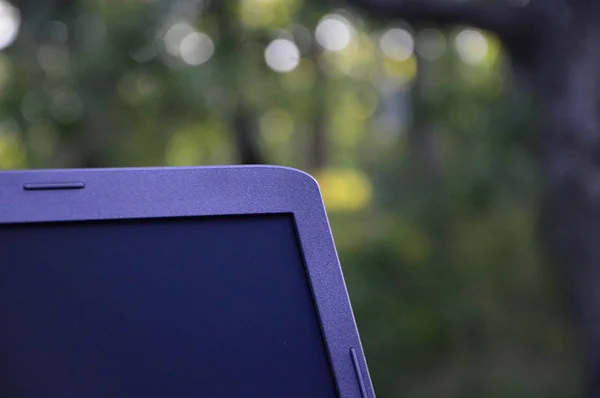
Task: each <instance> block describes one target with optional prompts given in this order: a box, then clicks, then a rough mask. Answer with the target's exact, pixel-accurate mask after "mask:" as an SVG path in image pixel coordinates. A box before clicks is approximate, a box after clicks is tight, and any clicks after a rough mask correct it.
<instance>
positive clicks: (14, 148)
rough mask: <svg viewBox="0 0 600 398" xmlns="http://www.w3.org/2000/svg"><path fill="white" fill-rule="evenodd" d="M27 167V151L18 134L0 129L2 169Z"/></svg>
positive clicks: (0, 166) (0, 160) (0, 161)
mask: <svg viewBox="0 0 600 398" xmlns="http://www.w3.org/2000/svg"><path fill="white" fill-rule="evenodd" d="M23 167H25V150H24V148H23V144H22V143H21V140H20V139H19V137H18V135H17V134H16V132H14V131H11V130H6V129H4V128H3V127H0V169H19V168H23Z"/></svg>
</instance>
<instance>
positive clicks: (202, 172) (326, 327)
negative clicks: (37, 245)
mask: <svg viewBox="0 0 600 398" xmlns="http://www.w3.org/2000/svg"><path fill="white" fill-rule="evenodd" d="M277 213H288V214H291V215H292V216H293V219H294V222H295V227H296V233H297V238H298V244H299V247H300V249H301V252H302V255H303V257H304V264H305V266H306V272H307V275H308V279H309V283H310V286H311V289H312V292H313V298H314V302H315V307H316V310H317V313H318V317H319V321H320V325H321V330H322V335H323V339H324V343H325V346H326V348H327V351H328V354H329V359H330V364H331V368H332V373H333V375H334V377H335V383H336V386H337V388H338V392H339V394H340V396H341V397H365V398H366V397H369V398H370V397H374V392H373V388H372V385H371V380H370V377H369V372H368V368H367V364H366V361H365V357H364V353H363V349H362V346H361V342H360V338H359V334H358V330H357V327H356V323H355V320H354V315H353V312H352V308H351V305H350V300H349V296H348V293H347V290H346V285H345V282H344V278H343V275H342V270H341V267H340V264H339V260H338V256H337V252H336V249H335V245H334V242H333V238H332V235H331V230H330V227H329V221H328V219H327V215H326V212H325V207H324V205H323V201H322V197H321V193H320V190H319V186H318V184H317V182H316V181H315V180H314V179H313V178H312V177H311V176H310V175H308V174H306V173H304V172H301V171H299V170H295V169H291V168H286V167H278V166H220V167H219V166H216V167H178V168H120V169H63V170H18V171H2V172H0V226H1V225H2V224H23V223H39V222H64V221H95V220H125V219H156V218H176V217H202V216H221V215H222V216H225V215H227V216H234V215H252V214H254V215H256V214H277ZM307 382H310V381H309V380H307Z"/></svg>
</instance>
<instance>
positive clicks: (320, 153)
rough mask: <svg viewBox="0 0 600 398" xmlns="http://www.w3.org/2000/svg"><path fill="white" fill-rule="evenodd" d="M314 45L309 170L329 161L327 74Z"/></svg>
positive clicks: (316, 45)
mask: <svg viewBox="0 0 600 398" xmlns="http://www.w3.org/2000/svg"><path fill="white" fill-rule="evenodd" d="M314 46H315V47H316V48H315V49H313V50H312V51H311V58H312V61H313V62H314V65H315V81H314V87H313V93H314V103H313V109H312V115H313V123H312V137H311V138H312V139H311V142H310V154H309V167H310V170H314V171H318V170H321V169H323V168H325V167H326V166H327V163H328V161H329V142H328V138H329V137H328V136H327V75H326V74H325V70H324V67H323V64H322V60H321V59H320V56H321V53H322V51H321V49H320V48H318V44H317V43H314Z"/></svg>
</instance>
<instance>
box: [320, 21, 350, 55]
mask: <svg viewBox="0 0 600 398" xmlns="http://www.w3.org/2000/svg"><path fill="white" fill-rule="evenodd" d="M315 38H316V39H317V42H318V43H319V44H320V45H321V46H322V47H323V48H324V49H326V50H329V51H341V50H343V49H344V48H346V47H347V46H348V44H350V40H351V39H352V31H351V25H350V22H348V20H347V19H346V18H344V17H342V16H341V15H337V14H331V15H327V16H325V17H324V18H323V19H321V21H320V22H319V24H318V25H317V28H316V29H315Z"/></svg>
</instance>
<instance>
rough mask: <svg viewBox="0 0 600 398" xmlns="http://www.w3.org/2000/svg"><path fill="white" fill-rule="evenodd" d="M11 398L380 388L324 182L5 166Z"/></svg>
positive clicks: (0, 371)
mask: <svg viewBox="0 0 600 398" xmlns="http://www.w3.org/2000/svg"><path fill="white" fill-rule="evenodd" d="M0 396H1V397H3V398H40V397H45V398H48V397H51V398H53V397H57V398H58V397H60V398H83V397H85V398H96V397H97V398H100V397H102V398H108V397H111V398H115V397H127V398H132V397H144V398H149V397H157V398H158V397H285V398H293V397H303V398H306V397H310V398H320V397H323V398H331V397H349V398H350V397H353V398H354V397H356V398H367V397H368V398H371V397H374V392H373V388H372V385H371V381H370V378H369V373H368V369H367V364H366V362H365V357H364V354H363V350H362V347H361V343H360V339H359V334H358V331H357V328H356V324H355V321H354V317H353V314H352V310H351V306H350V301H349V298H348V294H347V291H346V287H345V284H344V279H343V276H342V272H341V268H340V265H339V262H338V258H337V254H336V250H335V247H334V243H333V240H332V236H331V232H330V229H329V224H328V221H327V217H326V213H325V209H324V206H323V202H322V199H321V195H320V192H319V188H318V185H317V183H316V182H315V180H314V179H313V178H311V177H310V176H309V175H307V174H305V173H303V172H300V171H297V170H294V169H289V168H283V167H271V166H231V167H195V168H145V169H89V170H86V169H83V170H30V171H4V172H0Z"/></svg>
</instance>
